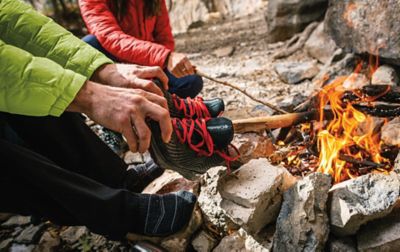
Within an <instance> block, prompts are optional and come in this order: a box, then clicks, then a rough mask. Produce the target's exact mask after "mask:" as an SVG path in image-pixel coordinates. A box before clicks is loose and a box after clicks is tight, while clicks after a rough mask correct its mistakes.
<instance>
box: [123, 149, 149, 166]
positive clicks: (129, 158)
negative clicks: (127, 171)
mask: <svg viewBox="0 0 400 252" xmlns="http://www.w3.org/2000/svg"><path fill="white" fill-rule="evenodd" d="M124 161H125V163H126V164H128V165H131V164H141V163H144V159H143V156H142V154H140V153H139V152H135V153H134V152H132V151H128V152H126V153H125V155H124Z"/></svg>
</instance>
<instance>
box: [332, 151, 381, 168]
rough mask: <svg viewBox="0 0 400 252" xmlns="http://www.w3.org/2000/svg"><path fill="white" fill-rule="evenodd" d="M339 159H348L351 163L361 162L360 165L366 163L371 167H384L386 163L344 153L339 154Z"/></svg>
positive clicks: (365, 164)
mask: <svg viewBox="0 0 400 252" xmlns="http://www.w3.org/2000/svg"><path fill="white" fill-rule="evenodd" d="M339 159H340V160H342V161H346V162H347V163H351V164H359V165H364V166H369V167H374V168H383V167H385V165H384V164H378V163H375V162H372V161H368V160H358V159H355V158H353V157H350V156H347V155H344V154H339Z"/></svg>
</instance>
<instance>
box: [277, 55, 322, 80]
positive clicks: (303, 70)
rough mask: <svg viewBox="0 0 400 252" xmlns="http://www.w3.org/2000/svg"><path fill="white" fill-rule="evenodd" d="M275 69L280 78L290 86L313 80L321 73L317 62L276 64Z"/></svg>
mask: <svg viewBox="0 0 400 252" xmlns="http://www.w3.org/2000/svg"><path fill="white" fill-rule="evenodd" d="M274 69H275V71H276V72H277V74H278V75H279V78H280V79H281V80H282V81H284V82H286V83H289V84H297V83H299V82H301V81H302V80H306V79H312V78H313V77H314V76H316V75H317V74H318V73H319V67H318V66H317V62H316V61H308V62H282V63H275V64H274Z"/></svg>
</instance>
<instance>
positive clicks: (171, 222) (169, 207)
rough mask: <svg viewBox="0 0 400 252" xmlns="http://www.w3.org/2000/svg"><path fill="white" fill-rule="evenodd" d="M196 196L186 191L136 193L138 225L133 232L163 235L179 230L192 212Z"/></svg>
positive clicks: (185, 223)
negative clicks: (160, 193)
mask: <svg viewBox="0 0 400 252" xmlns="http://www.w3.org/2000/svg"><path fill="white" fill-rule="evenodd" d="M196 200H197V197H196V196H195V195H194V194H192V193H190V192H187V191H179V192H176V193H169V194H164V195H155V194H151V195H150V194H139V195H138V202H137V205H138V215H139V216H138V225H135V227H134V230H133V232H136V233H140V234H144V235H152V236H165V235H170V234H173V233H176V232H178V231H180V230H181V229H182V228H183V227H184V226H186V225H187V224H188V223H189V221H190V218H191V216H192V213H193V209H194V206H195V204H196Z"/></svg>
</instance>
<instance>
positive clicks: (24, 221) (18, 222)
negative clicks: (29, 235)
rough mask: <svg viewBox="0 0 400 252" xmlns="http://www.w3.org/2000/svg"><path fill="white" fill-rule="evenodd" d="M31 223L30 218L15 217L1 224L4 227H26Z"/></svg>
mask: <svg viewBox="0 0 400 252" xmlns="http://www.w3.org/2000/svg"><path fill="white" fill-rule="evenodd" d="M29 223H31V218H30V217H29V216H20V215H15V216H12V217H11V218H9V219H8V220H7V221H6V222H4V223H3V224H1V226H2V227H14V226H26V225H28V224H29Z"/></svg>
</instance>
